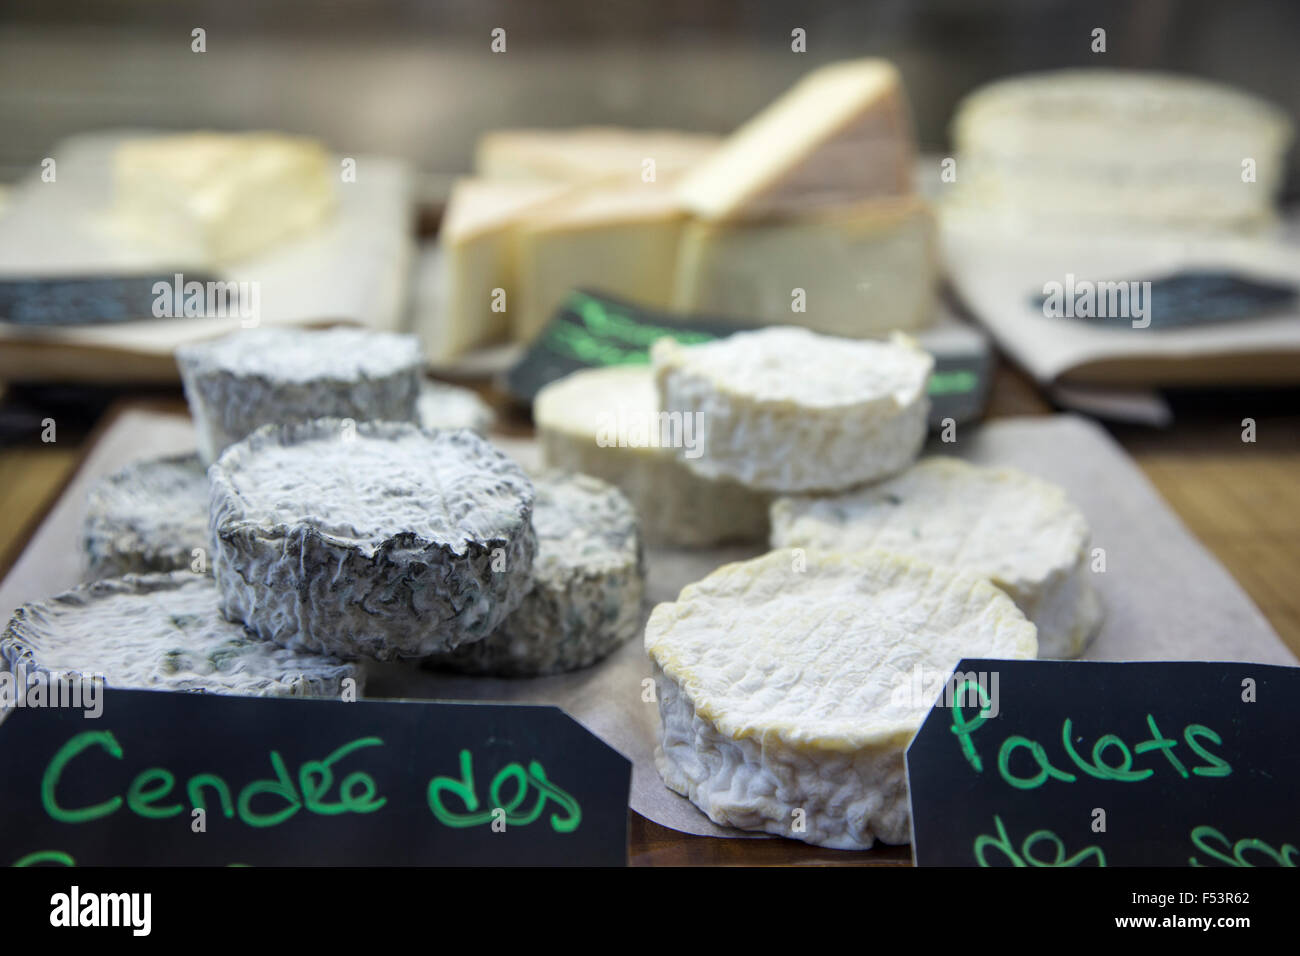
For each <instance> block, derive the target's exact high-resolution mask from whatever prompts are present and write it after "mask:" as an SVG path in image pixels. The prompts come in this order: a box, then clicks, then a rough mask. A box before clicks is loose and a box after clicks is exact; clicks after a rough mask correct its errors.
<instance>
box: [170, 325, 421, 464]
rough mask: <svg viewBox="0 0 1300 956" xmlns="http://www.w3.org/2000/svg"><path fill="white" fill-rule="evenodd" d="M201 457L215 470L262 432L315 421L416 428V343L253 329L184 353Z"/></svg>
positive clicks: (345, 331) (350, 333) (180, 357)
mask: <svg viewBox="0 0 1300 956" xmlns="http://www.w3.org/2000/svg"><path fill="white" fill-rule="evenodd" d="M176 364H177V365H178V366H179V367H180V373H181V382H182V384H183V385H184V386H185V398H186V400H187V401H188V402H189V406H190V413H191V415H192V416H193V418H194V427H195V429H196V431H197V432H198V444H199V457H200V458H201V459H202V460H203V462H204V463H205V464H211V463H212V462H213V461H215V460H216V458H217V456H218V455H220V454H221V452H222V451H223V450H224V449H225V448H227V447H228V446H230V445H232V444H234V443H235V442H237V441H239V440H240V439H242V438H244V437H245V436H247V435H249V434H251V433H252V432H253V431H254V430H255V429H257V428H259V427H260V426H262V425H268V424H276V425H278V424H288V423H293V422H304V421H310V420H311V419H313V418H322V417H333V418H352V419H355V420H357V421H369V420H375V421H398V422H413V421H415V420H416V400H417V397H418V394H419V388H420V372H421V369H422V367H423V359H422V358H421V355H420V346H419V342H418V340H417V339H416V338H415V337H414V336H411V335H396V334H393V333H389V332H374V331H370V330H365V329H352V328H333V329H269V328H268V329H245V330H241V331H239V332H235V333H233V334H231V335H228V336H226V337H225V338H222V339H217V340H216V341H212V342H203V343H199V344H196V345H184V346H181V347H180V348H178V349H177V350H176Z"/></svg>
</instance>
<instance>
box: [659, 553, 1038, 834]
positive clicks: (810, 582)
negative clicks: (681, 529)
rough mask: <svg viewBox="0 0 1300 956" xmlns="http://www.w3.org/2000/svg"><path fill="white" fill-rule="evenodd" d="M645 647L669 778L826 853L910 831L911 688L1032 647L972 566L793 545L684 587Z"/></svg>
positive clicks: (1020, 622)
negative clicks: (800, 550)
mask: <svg viewBox="0 0 1300 956" xmlns="http://www.w3.org/2000/svg"><path fill="white" fill-rule="evenodd" d="M645 646H646V651H647V653H648V654H649V655H650V660H651V662H652V665H653V670H654V675H655V683H656V689H657V696H658V699H659V716H660V723H661V728H660V743H659V746H658V747H657V748H656V751H655V762H656V764H657V766H658V768H659V773H660V775H661V776H662V777H663V779H664V782H665V783H666V784H667V785H668V787H669V788H671V789H672V790H674V791H676V792H677V793H680V794H682V795H683V796H685V797H687V798H688V799H689V800H690V801H691V802H692V803H694V804H695V805H696V806H697V807H699V808H700V809H701V810H703V811H704V813H706V814H707V815H708V817H709V819H711V820H713V821H714V822H715V823H718V824H722V825H726V826H734V827H739V828H741V829H745V830H763V831H766V832H768V833H776V834H780V835H782V836H788V837H792V838H794V839H797V840H803V841H804V842H806V843H813V844H816V845H818V846H827V847H835V848H837V849H866V848H867V847H870V846H871V845H872V844H873V843H874V842H875V841H876V840H881V841H883V842H885V843H906V842H907V841H908V839H909V836H910V835H909V815H908V799H907V775H906V771H905V768H904V762H903V755H904V751H905V750H906V748H907V745H908V742H909V741H910V740H911V738H912V735H913V734H914V733H915V732H916V730H917V728H919V727H920V725H921V723H922V721H923V720H924V719H925V715H926V714H927V713H928V711H929V709H930V705H931V704H932V703H933V700H932V699H931V698H930V697H929V696H926V694H925V693H920V694H918V693H916V692H915V688H916V687H917V685H918V684H920V685H921V686H923V687H931V686H934V683H933V682H932V680H931V679H932V678H934V679H937V680H938V681H940V682H942V681H943V680H946V679H947V677H948V675H950V674H951V672H952V670H953V668H954V666H955V665H956V664H957V663H958V661H960V660H961V659H962V658H963V657H982V658H1000V659H1023V658H1031V657H1033V656H1034V654H1035V653H1036V651H1037V649H1038V645H1037V640H1036V639H1035V637H1034V626H1033V625H1032V624H1030V623H1029V622H1028V621H1026V620H1025V617H1024V615H1023V614H1021V613H1020V611H1019V610H1018V609H1017V608H1016V606H1015V604H1014V603H1012V601H1011V599H1010V598H1008V597H1007V596H1006V594H1004V593H1003V592H1002V591H1000V590H998V589H997V588H996V587H994V586H993V585H992V584H990V583H989V582H988V581H987V580H985V579H984V578H981V577H978V576H977V575H973V574H968V573H966V572H961V571H956V570H953V569H948V568H940V567H937V566H934V565H929V564H926V563H924V562H921V561H917V560H914V559H911V558H904V557H900V556H898V555H893V554H889V553H886V552H867V553H862V554H833V553H832V554H825V553H823V554H811V553H810V554H807V555H798V554H794V553H792V552H790V551H772V552H769V553H768V554H766V555H764V556H762V557H760V558H755V559H753V560H752V561H745V562H741V563H737V564H728V565H724V566H723V567H721V568H719V569H718V570H717V571H714V572H713V573H712V574H710V575H709V576H708V577H706V578H705V579H704V580H702V581H699V582H697V583H695V584H691V585H688V586H687V587H686V588H685V589H683V590H682V593H681V595H680V596H679V597H678V599H677V600H676V601H675V602H673V603H669V604H660V605H659V606H658V607H656V608H655V609H654V611H653V613H651V615H650V620H649V622H648V623H647V624H646V633H645ZM918 675H919V676H920V677H921V678H922V680H919V681H918V680H917V677H918Z"/></svg>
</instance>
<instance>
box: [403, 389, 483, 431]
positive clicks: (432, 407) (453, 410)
mask: <svg viewBox="0 0 1300 956" xmlns="http://www.w3.org/2000/svg"><path fill="white" fill-rule="evenodd" d="M496 418H497V416H496V412H494V411H492V407H491V406H490V405H488V403H487V402H485V401H483V399H481V398H479V397H478V395H476V394H475V393H474V392H473V391H471V390H470V389H468V388H461V387H460V386H458V385H446V384H444V383H442V382H430V381H427V380H426V381H422V382H421V383H420V395H419V398H418V399H417V400H416V419H417V420H418V421H419V424H420V427H421V428H426V429H427V428H468V429H469V430H470V431H472V432H475V433H476V434H479V435H486V434H487V433H488V432H489V431H490V430H491V428H492V426H493V424H494V423H495V422H496Z"/></svg>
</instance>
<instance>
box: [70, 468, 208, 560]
mask: <svg viewBox="0 0 1300 956" xmlns="http://www.w3.org/2000/svg"><path fill="white" fill-rule="evenodd" d="M82 541H83V543H84V545H85V550H86V559H87V567H88V576H89V578H90V579H91V580H98V579H100V578H115V577H121V576H122V575H124V574H144V573H147V572H150V571H174V570H180V569H190V570H197V571H200V572H202V571H204V570H206V568H207V562H208V557H207V552H208V550H209V548H208V475H207V471H206V470H205V469H204V467H203V465H202V464H201V463H200V462H199V458H198V456H197V455H173V456H170V457H167V458H150V459H146V460H144V461H137V462H134V463H132V464H130V465H127V466H126V467H125V468H123V469H122V470H120V471H117V472H114V473H113V474H111V475H109V476H107V477H105V478H101V479H100V480H99V481H98V482H96V483H95V484H94V486H93V487H91V489H90V492H89V493H88V494H87V496H86V518H85V522H84V524H83V526H82ZM196 551H197V552H198V553H197V554H196Z"/></svg>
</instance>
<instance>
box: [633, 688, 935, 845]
mask: <svg viewBox="0 0 1300 956" xmlns="http://www.w3.org/2000/svg"><path fill="white" fill-rule="evenodd" d="M653 671H654V679H655V688H656V693H657V695H658V697H659V717H660V726H661V737H660V741H659V743H658V744H656V746H655V767H656V768H657V769H658V770H659V775H660V776H661V777H663V780H664V783H665V784H666V785H667V786H668V788H669V789H670V790H673V791H674V792H676V793H680V794H681V795H682V796H684V797H686V799H688V800H690V801H691V803H693V804H695V805H696V806H697V807H699V808H700V809H701V810H702V811H704V813H705V815H706V816H708V818H709V819H710V820H712V821H713V822H714V823H717V824H719V825H721V826H732V827H737V828H738V829H741V830H761V831H763V832H765V833H774V834H776V835H778V836H784V837H790V838H792V839H795V840H802V841H803V842H805V843H811V844H814V845H816V846H825V847H830V848H832V849H836V850H863V849H869V848H870V847H871V846H872V845H873V843H874V842H875V840H880V841H882V842H884V843H892V844H898V843H907V842H908V841H909V839H910V833H909V831H910V816H909V814H908V800H907V772H906V767H905V765H904V760H903V755H904V753H905V752H906V750H907V745H908V743H909V742H910V741H911V737H912V734H911V732H910V731H903V732H899V733H898V734H896V735H894V736H893V737H891V738H882V739H881V741H880V743H879V744H878V745H874V746H864V747H862V748H860V749H858V750H856V751H852V752H834V751H823V752H818V753H815V754H809V753H804V752H801V751H798V750H795V749H792V748H790V747H784V746H781V745H779V744H775V745H773V744H768V743H766V742H765V741H763V740H759V739H756V738H753V737H742V738H739V739H737V738H735V737H731V736H728V735H727V734H723V733H720V732H719V731H718V729H717V727H716V726H715V725H714V724H713V723H712V722H711V721H709V720H708V719H706V718H704V717H701V716H700V715H699V712H698V711H697V709H696V707H695V704H694V702H693V701H692V700H691V697H690V695H689V694H688V693H686V692H685V691H683V690H682V688H681V687H680V686H679V685H678V684H676V683H675V682H673V681H672V680H668V679H666V678H665V677H664V674H663V671H662V670H661V669H660V668H659V667H658V666H657V665H655V666H654V667H653ZM814 795H815V796H814ZM795 808H798V809H802V810H803V811H804V814H803V816H802V818H801V822H800V824H799V825H801V826H802V829H796V820H797V819H799V818H796V816H795V814H794V812H793V810H794V809H795Z"/></svg>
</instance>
